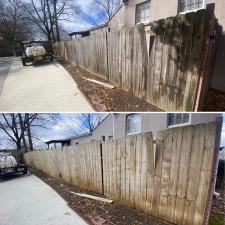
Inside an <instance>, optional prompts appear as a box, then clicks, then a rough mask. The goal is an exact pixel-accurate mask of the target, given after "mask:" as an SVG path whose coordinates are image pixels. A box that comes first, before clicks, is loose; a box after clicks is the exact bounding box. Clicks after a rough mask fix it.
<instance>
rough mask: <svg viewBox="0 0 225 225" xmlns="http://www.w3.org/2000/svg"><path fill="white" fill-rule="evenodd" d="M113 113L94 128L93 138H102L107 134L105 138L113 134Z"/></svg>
mask: <svg viewBox="0 0 225 225" xmlns="http://www.w3.org/2000/svg"><path fill="white" fill-rule="evenodd" d="M112 123H113V114H109V116H108V117H107V118H106V119H105V120H104V121H103V122H102V123H101V124H100V125H99V126H98V127H97V128H96V129H95V130H94V132H93V134H92V140H101V138H102V136H105V140H108V139H109V137H112V136H113V125H112Z"/></svg>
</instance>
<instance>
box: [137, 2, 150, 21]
mask: <svg viewBox="0 0 225 225" xmlns="http://www.w3.org/2000/svg"><path fill="white" fill-rule="evenodd" d="M149 20H150V1H147V2H144V3H141V4H139V5H137V8H136V22H137V23H142V22H147V21H149Z"/></svg>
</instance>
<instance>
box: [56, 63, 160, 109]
mask: <svg viewBox="0 0 225 225" xmlns="http://www.w3.org/2000/svg"><path fill="white" fill-rule="evenodd" d="M58 62H59V63H60V64H61V65H62V66H63V67H64V68H65V69H66V70H67V71H68V72H69V73H70V74H71V76H72V77H73V79H74V80H75V81H76V82H77V84H78V86H79V88H80V90H81V91H82V92H83V93H84V94H85V96H86V97H87V99H89V101H90V102H91V103H92V105H93V107H94V109H95V110H96V111H101V112H103V111H106V112H109V111H113V112H151V111H161V110H160V109H158V108H156V107H154V106H152V105H151V104H149V103H147V102H145V101H142V100H140V99H139V98H137V97H135V96H133V95H132V94H131V93H129V92H126V91H124V90H122V89H120V88H117V87H115V88H114V89H109V88H106V87H104V86H102V85H99V84H96V83H93V82H90V81H87V80H85V79H83V78H82V77H85V78H89V79H95V80H98V81H101V82H104V83H107V81H105V80H103V79H100V78H97V77H96V76H94V75H93V74H91V73H89V72H87V71H85V70H83V69H81V68H78V67H76V66H74V65H72V64H71V63H70V62H67V61H65V60H62V59H59V60H58Z"/></svg>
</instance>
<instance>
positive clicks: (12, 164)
mask: <svg viewBox="0 0 225 225" xmlns="http://www.w3.org/2000/svg"><path fill="white" fill-rule="evenodd" d="M17 173H22V174H27V166H26V165H24V164H21V163H17V161H16V159H15V157H14V156H12V155H9V154H8V153H0V178H3V177H6V176H9V175H13V174H17Z"/></svg>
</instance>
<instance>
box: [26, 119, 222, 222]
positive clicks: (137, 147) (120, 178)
mask: <svg viewBox="0 0 225 225" xmlns="http://www.w3.org/2000/svg"><path fill="white" fill-rule="evenodd" d="M220 134H221V123H220V124H218V123H216V122H212V123H209V124H200V125H194V126H186V127H180V128H173V129H168V130H165V131H161V132H159V134H158V137H157V141H156V146H155V147H156V148H155V150H154V144H153V143H154V142H153V138H152V133H145V134H139V135H134V136H128V137H126V138H121V139H118V140H112V141H106V142H103V143H102V144H100V142H97V143H91V144H83V145H81V146H80V147H74V148H73V147H72V148H66V149H64V151H41V152H32V153H28V154H26V155H25V161H26V163H27V164H28V165H30V166H34V167H36V168H38V169H41V170H43V171H44V172H47V173H49V174H50V175H52V176H53V177H62V179H64V180H66V181H67V182H70V183H73V184H75V185H79V186H81V187H83V188H86V189H88V190H94V191H96V192H98V193H102V194H104V195H105V196H106V197H108V198H112V199H114V200H115V201H117V202H120V203H121V204H124V205H126V206H129V207H132V208H135V209H138V210H141V211H143V212H145V213H148V214H150V215H153V216H155V217H158V218H161V219H164V220H167V221H169V222H172V223H174V224H178V225H181V224H187V225H202V224H205V225H206V224H207V220H208V215H209V211H210V210H209V209H210V201H211V199H212V193H213V186H214V184H215V177H216V175H215V171H216V158H217V155H218V151H219V141H218V140H220ZM155 152H156V153H155ZM101 155H102V160H101ZM59 174H60V176H59Z"/></svg>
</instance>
